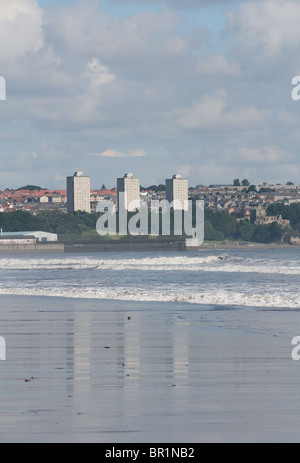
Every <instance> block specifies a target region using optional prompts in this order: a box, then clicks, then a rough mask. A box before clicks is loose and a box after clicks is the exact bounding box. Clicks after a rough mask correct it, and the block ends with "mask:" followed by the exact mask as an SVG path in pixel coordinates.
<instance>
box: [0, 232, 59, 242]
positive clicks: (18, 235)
mask: <svg viewBox="0 0 300 463" xmlns="http://www.w3.org/2000/svg"><path fill="white" fill-rule="evenodd" d="M0 240H1V241H6V240H9V241H14V242H15V243H17V242H18V241H22V242H23V243H24V240H28V242H31V241H32V240H33V241H34V242H36V243H57V240H58V236H57V235H56V234H55V233H46V232H42V231H28V232H2V230H1V232H0Z"/></svg>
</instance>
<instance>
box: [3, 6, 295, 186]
mask: <svg viewBox="0 0 300 463" xmlns="http://www.w3.org/2000/svg"><path fill="white" fill-rule="evenodd" d="M114 1H115V4H116V3H117V2H119V4H120V3H124V5H125V4H128V5H129V4H130V8H128V10H127V14H126V15H124V16H121V15H119V16H118V15H113V14H109V13H108V11H109V8H107V9H104V8H102V7H101V2H99V1H98V0H79V1H78V2H76V3H75V2H74V3H73V4H72V5H70V4H69V5H66V4H65V2H61V4H60V5H58V4H57V5H58V6H57V7H56V8H53V9H52V8H49V9H43V8H41V7H40V6H39V4H38V2H37V1H36V0H0V6H1V17H0V56H1V62H2V67H1V75H3V77H5V78H6V81H7V101H5V102H1V104H0V121H1V128H0V139H1V141H2V148H1V151H2V152H4V153H5V152H9V153H10V156H7V157H6V158H7V159H8V161H7V162H9V164H8V165H6V166H5V169H4V173H3V178H4V179H5V185H3V186H5V187H7V186H9V182H11V183H12V186H13V185H14V184H15V182H16V181H19V179H20V178H22V175H23V181H22V182H21V183H38V182H40V181H41V182H43V183H44V184H47V185H49V187H50V182H49V181H48V178H49V177H50V178H51V179H53V181H54V182H55V186H56V187H61V185H60V184H59V182H60V181H61V179H63V178H64V177H65V175H66V173H67V174H68V173H69V172H71V173H72V171H75V170H78V168H79V167H78V166H80V170H83V171H85V172H88V173H90V175H91V176H93V175H94V176H95V178H96V179H97V182H98V179H99V178H102V179H103V180H102V183H109V182H110V181H111V182H113V181H114V179H115V178H116V174H117V172H116V169H117V167H118V166H116V163H115V162H102V163H101V162H99V163H95V160H96V159H100V160H103V159H106V160H108V161H109V159H112V160H114V159H117V160H118V163H117V164H125V165H127V164H129V165H130V164H132V167H130V171H131V170H134V169H135V167H134V166H135V165H136V164H138V166H139V169H141V171H139V172H136V174H137V175H139V176H140V177H141V178H143V182H144V183H145V184H146V183H149V184H150V183H153V182H154V179H157V181H161V178H164V177H165V178H167V177H166V176H169V175H170V170H171V171H176V170H178V169H179V168H181V169H182V170H184V172H185V175H188V176H189V177H190V181H191V183H194V184H196V183H206V182H209V183H214V182H218V183H220V182H229V181H230V182H231V181H232V179H233V178H234V177H242V176H243V177H246V176H248V177H250V175H251V176H252V179H250V180H251V181H252V182H256V181H257V179H258V178H259V179H262V180H265V179H268V180H270V181H272V180H274V177H276V180H277V178H278V176H279V175H280V171H282V173H283V174H284V175H285V177H287V176H288V173H289V172H291V174H290V175H289V177H290V178H289V179H290V180H291V181H294V182H295V181H297V178H296V176H297V175H298V169H295V168H294V167H293V168H291V169H290V168H289V166H295V164H296V162H295V159H296V157H297V153H298V142H299V131H298V129H297V127H298V126H299V123H298V122H299V115H300V102H299V104H297V103H295V102H293V101H292V100H291V90H292V88H291V79H292V77H293V76H294V75H298V74H299V69H300V57H298V48H299V44H300V32H299V28H298V23H299V21H300V2H299V0H284V1H283V0H259V1H256V0H251V1H250V0H244V1H242V2H239V3H240V4H239V5H236V6H235V8H232V11H231V12H230V13H228V12H227V13H226V14H227V18H228V22H227V25H226V26H225V30H224V31H223V34H222V35H220V36H219V35H216V34H215V33H214V32H213V27H212V25H211V18H212V17H214V15H218V16H216V21H218V23H222V24H224V18H223V17H221V16H220V15H223V13H222V12H221V8H214V7H213V8H212V9H210V6H211V5H217V4H218V5H224V6H225V5H226V10H227V11H229V10H230V8H231V6H232V5H233V2H230V1H228V2H227V1H225V0H224V1H222V0H219V1H217V0H216V1H213V0H209V1H205V0H203V1H201V0H182V1H179V0H161V1H160V0H148V1H146V0H138V1H136V2H133V1H129V0H128V1H127V0H124V1H123V0H114ZM141 2H143V4H144V5H152V6H157V5H162V6H164V7H165V6H167V8H152V9H151V8H149V10H147V8H140V7H139V4H140V3H141ZM134 3H135V4H136V7H135V5H134ZM204 6H205V7H207V10H206V11H205V14H203V15H202V10H199V12H198V11H196V10H193V11H192V14H194V13H195V15H196V14H197V15H199V19H200V21H199V22H201V24H202V25H203V27H198V26H197V27H195V26H194V24H197V23H198V16H197V18H196V16H195V21H191V12H189V13H187V12H185V13H184V14H183V13H182V11H180V10H181V7H182V8H197V7H199V8H200V7H201V8H202V7H204ZM224 10H225V8H224ZM206 13H207V14H206ZM225 19H226V18H225ZM205 21H206V23H205ZM225 24H226V23H225ZM16 31H20V34H19V33H18V34H17V33H16ZM214 34H215V35H214ZM2 103H3V104H2ZM112 146H113V147H116V146H117V147H118V150H117V149H107V147H112ZM132 146H133V147H135V146H139V147H140V149H139V150H133V151H128V150H127V148H128V147H132ZM32 153H36V155H37V156H36V157H35V158H34V157H33V155H32ZM83 153H92V154H91V155H85V156H84V155H83ZM146 153H147V154H146ZM96 164H97V165H96ZM100 164H101V167H100ZM172 166H173V167H172ZM128 168H129V167H128ZM123 169H124V167H123V166H122V170H123ZM126 169H127V166H126ZM293 169H294V170H293ZM17 170H19V172H16V171H17ZM293 172H294V177H292V173H293ZM272 175H273V179H272V178H271V176H272ZM208 179H209V180H208ZM1 182H2V183H3V181H1ZM16 186H18V185H16Z"/></svg>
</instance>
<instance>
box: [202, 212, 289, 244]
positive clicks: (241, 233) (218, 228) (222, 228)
mask: <svg viewBox="0 0 300 463" xmlns="http://www.w3.org/2000/svg"><path fill="white" fill-rule="evenodd" d="M204 226H205V233H204V236H205V239H206V240H213V241H223V240H235V241H253V242H255V243H273V242H279V241H281V237H282V235H283V230H282V228H281V227H280V226H279V225H278V224H277V223H272V224H270V225H255V224H253V223H250V222H249V221H247V220H246V221H245V220H243V221H238V220H236V219H235V218H234V217H232V216H231V215H230V214H228V212H225V211H217V212H213V211H212V210H210V209H208V210H206V211H205V225H204Z"/></svg>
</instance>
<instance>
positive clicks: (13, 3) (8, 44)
mask: <svg viewBox="0 0 300 463" xmlns="http://www.w3.org/2000/svg"><path fill="white" fill-rule="evenodd" d="M0 10H1V14H0V55H1V60H2V63H3V61H4V62H6V61H9V62H11V61H12V60H13V61H14V60H15V59H17V58H20V57H22V56H23V55H24V54H26V53H37V52H38V51H39V50H40V49H41V48H42V46H43V45H44V36H43V30H42V27H43V10H42V9H41V8H40V7H39V6H38V4H37V1H36V0H0Z"/></svg>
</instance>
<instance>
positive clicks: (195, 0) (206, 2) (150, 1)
mask: <svg viewBox="0 0 300 463" xmlns="http://www.w3.org/2000/svg"><path fill="white" fill-rule="evenodd" d="M113 1H114V2H115V3H119V4H122V5H126V4H128V3H132V2H135V3H139V4H141V3H142V4H145V5H159V4H162V5H168V6H170V7H172V8H199V7H203V6H212V5H226V4H229V3H234V2H237V1H238V0H113Z"/></svg>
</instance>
